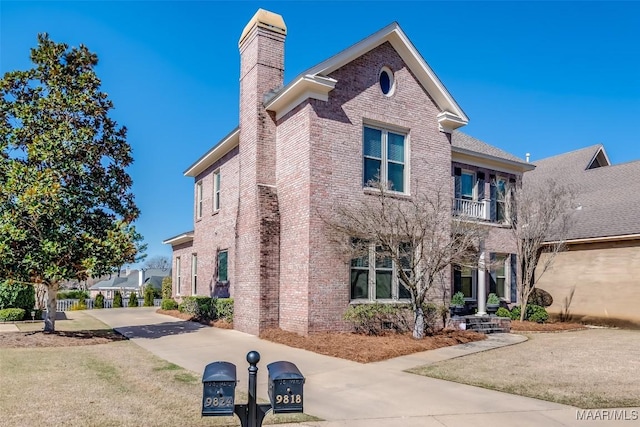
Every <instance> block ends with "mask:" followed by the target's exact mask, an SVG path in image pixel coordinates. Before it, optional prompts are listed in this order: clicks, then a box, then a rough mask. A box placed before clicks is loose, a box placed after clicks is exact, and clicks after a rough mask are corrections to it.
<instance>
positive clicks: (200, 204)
mask: <svg viewBox="0 0 640 427" xmlns="http://www.w3.org/2000/svg"><path fill="white" fill-rule="evenodd" d="M195 200H196V207H195V211H196V219H201V218H202V208H203V200H202V181H198V182H196V197H195Z"/></svg>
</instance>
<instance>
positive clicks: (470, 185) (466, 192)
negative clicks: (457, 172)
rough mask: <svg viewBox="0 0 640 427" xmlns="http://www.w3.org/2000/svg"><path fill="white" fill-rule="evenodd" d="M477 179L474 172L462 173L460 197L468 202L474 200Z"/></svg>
mask: <svg viewBox="0 0 640 427" xmlns="http://www.w3.org/2000/svg"><path fill="white" fill-rule="evenodd" d="M475 181H476V179H475V176H474V174H473V172H467V171H462V175H461V176H460V197H461V198H462V199H466V200H474V195H475V194H474V193H475V191H474V190H475V186H476V185H475V184H476V182H475Z"/></svg>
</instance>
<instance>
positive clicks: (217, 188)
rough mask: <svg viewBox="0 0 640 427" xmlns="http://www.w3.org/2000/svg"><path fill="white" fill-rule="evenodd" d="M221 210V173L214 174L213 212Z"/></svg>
mask: <svg viewBox="0 0 640 427" xmlns="http://www.w3.org/2000/svg"><path fill="white" fill-rule="evenodd" d="M219 209H220V171H219V170H218V171H215V172H214V173H213V211H214V212H217V211H218V210H219Z"/></svg>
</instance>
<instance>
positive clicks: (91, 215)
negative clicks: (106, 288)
mask: <svg viewBox="0 0 640 427" xmlns="http://www.w3.org/2000/svg"><path fill="white" fill-rule="evenodd" d="M31 61H32V62H33V68H31V69H28V70H25V71H11V72H8V73H6V74H5V75H4V76H3V77H2V80H0V277H3V278H7V279H14V280H22V281H29V282H35V283H40V284H42V285H44V286H45V287H46V289H47V316H46V318H45V327H44V330H45V332H53V331H55V313H56V293H57V291H58V287H59V283H60V282H61V281H64V280H70V279H76V280H86V279H87V278H88V277H90V276H94V277H97V276H99V275H102V274H106V273H110V272H112V271H114V269H116V268H119V267H120V266H122V265H124V264H126V263H131V262H137V261H138V260H137V259H136V254H137V253H138V252H141V251H142V250H143V246H142V245H141V244H140V242H141V240H142V237H141V236H140V235H139V234H138V233H137V232H136V230H135V227H134V226H133V225H132V223H133V221H135V219H136V218H137V217H138V215H139V211H138V208H137V207H136V204H135V202H134V197H133V194H132V193H131V190H130V189H131V185H132V181H131V178H130V177H129V175H128V174H127V172H126V167H127V166H129V165H130V164H131V163H132V157H131V147H130V146H129V144H128V143H127V140H126V133H127V132H126V128H125V127H123V126H120V125H118V124H117V123H116V122H115V121H114V120H113V119H111V118H110V117H109V113H110V110H111V109H112V108H113V103H112V102H111V100H109V98H108V96H107V94H106V93H104V92H101V91H100V85H101V82H100V79H99V78H98V76H97V75H96V73H95V67H96V65H97V64H98V57H97V56H96V54H95V53H92V52H90V51H89V50H88V49H87V47H85V46H83V45H80V47H77V48H76V47H72V48H69V46H68V45H66V44H63V43H56V42H54V41H52V40H50V39H49V37H48V36H47V35H46V34H40V35H39V36H38V45H37V47H35V48H33V49H31Z"/></svg>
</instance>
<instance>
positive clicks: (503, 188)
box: [496, 178, 508, 223]
mask: <svg viewBox="0 0 640 427" xmlns="http://www.w3.org/2000/svg"><path fill="white" fill-rule="evenodd" d="M496 221H498V222H499V223H505V222H507V221H508V217H507V181H506V180H505V179H504V178H498V179H496Z"/></svg>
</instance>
